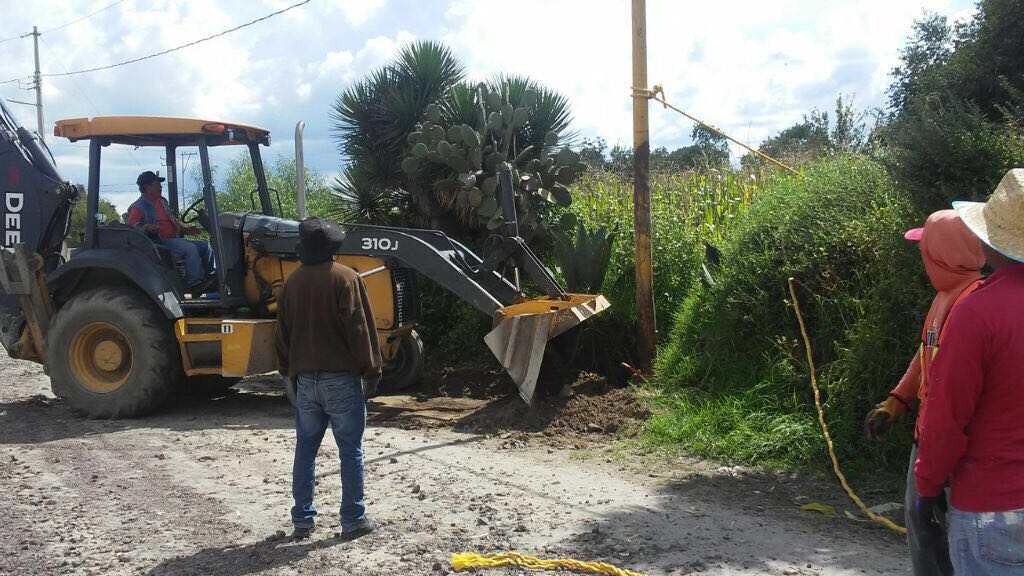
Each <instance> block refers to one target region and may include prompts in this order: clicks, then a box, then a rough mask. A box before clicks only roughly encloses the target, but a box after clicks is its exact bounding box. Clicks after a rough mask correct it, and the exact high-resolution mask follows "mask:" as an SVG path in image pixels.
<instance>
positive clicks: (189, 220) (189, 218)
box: [180, 196, 206, 224]
mask: <svg viewBox="0 0 1024 576" xmlns="http://www.w3.org/2000/svg"><path fill="white" fill-rule="evenodd" d="M203 200H204V198H203V197H202V196H200V197H199V198H196V201H195V202H193V203H191V204H189V205H188V208H185V210H184V211H183V212H182V213H181V216H180V219H181V221H182V222H184V223H185V224H195V223H196V222H198V221H199V218H200V214H202V213H205V212H206V211H205V210H203V209H202V208H199V207H198V206H199V205H200V204H202V203H203ZM192 212H195V214H191V213H192ZM190 214H191V215H190Z"/></svg>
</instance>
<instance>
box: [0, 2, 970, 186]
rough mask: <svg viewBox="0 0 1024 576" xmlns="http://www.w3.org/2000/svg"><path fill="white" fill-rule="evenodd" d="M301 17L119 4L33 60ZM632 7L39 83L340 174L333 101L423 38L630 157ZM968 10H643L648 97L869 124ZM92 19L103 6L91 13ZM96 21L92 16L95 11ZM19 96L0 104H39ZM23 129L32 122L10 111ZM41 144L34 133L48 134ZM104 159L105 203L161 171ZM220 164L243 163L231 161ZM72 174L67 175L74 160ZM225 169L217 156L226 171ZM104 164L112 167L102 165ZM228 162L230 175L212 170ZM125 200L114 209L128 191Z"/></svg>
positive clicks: (481, 19)
mask: <svg viewBox="0 0 1024 576" xmlns="http://www.w3.org/2000/svg"><path fill="white" fill-rule="evenodd" d="M292 2H293V0H255V1H254V0H218V1H217V2H190V1H186V0H146V1H145V2H139V1H129V2H124V3H121V4H118V5H117V6H114V7H112V8H110V9H109V10H105V11H103V12H101V13H99V14H97V15H96V16H94V17H92V18H89V19H86V20H84V21H82V22H80V23H77V24H75V25H73V26H70V27H67V28H64V29H61V30H59V31H56V32H53V33H51V34H44V36H43V40H44V42H43V43H42V44H41V45H40V48H41V59H42V68H43V72H44V73H53V72H64V71H67V70H78V69H82V68H90V67H94V66H102V65H106V64H110V63H115V62H121V61H125V60H129V59H131V58H136V57H139V56H142V55H145V54H150V53H153V52H158V51H160V50H166V49H169V48H173V47H175V46H179V45H181V44H184V43H186V42H189V41H192V40H196V39H199V38H202V37H204V36H208V35H211V34H215V33H217V32H221V31H223V30H226V29H228V28H232V27H234V26H237V25H239V24H241V23H243V22H247V21H249V20H251V19H254V18H257V17H259V16H263V15H265V14H267V13H269V12H272V11H275V10H279V9H281V8H284V7H285V6H287V5H290V4H291V3H292ZM84 4H89V3H81V2H64V1H61V0H35V1H33V2H24V3H20V4H17V7H16V8H13V6H14V5H13V4H12V5H11V6H12V7H11V8H9V9H7V10H5V11H4V18H3V20H4V22H3V27H4V29H5V30H6V31H7V32H6V33H5V34H0V36H3V37H6V36H7V35H12V34H16V33H20V32H23V31H31V29H32V25H33V24H38V25H39V27H40V29H41V30H44V31H45V30H47V29H49V28H52V27H55V26H58V25H61V24H64V23H66V22H69V21H71V20H74V19H76V18H79V17H81V16H82V15H83V14H85V13H88V9H89V7H88V6H84ZM629 4H630V3H629V2H626V1H624V0H591V1H588V2H583V1H581V0H522V1H521V2H519V3H518V4H516V6H515V8H514V9H509V10H500V11H498V10H496V9H495V4H494V2H493V1H492V0H447V1H446V2H402V3H399V2H387V1H386V0H324V1H319V2H311V3H309V4H307V5H304V6H302V7H300V8H297V9H295V10H291V11H289V12H287V13H285V14H282V15H280V16H276V17H274V18H273V19H271V20H267V21H265V22H261V23H258V24H255V25H253V26H251V27H248V28H246V29H244V30H240V31H238V32H234V33H232V34H228V35H226V36H223V37H220V38H217V39H215V40H211V41H208V42H203V43H201V44H199V45H197V46H193V47H189V48H184V49H182V50H178V51H176V52H173V53H171V54H168V55H164V56H159V57H156V58H153V59H150V60H146V61H144V62H140V63H137V64H131V65H127V66H121V67H118V68H114V69H112V70H106V71H102V72H96V73H90V74H83V75H78V76H71V77H47V78H44V80H43V86H44V93H43V99H44V106H45V112H46V119H47V121H48V122H50V123H51V124H52V121H53V120H55V119H59V118H73V117H80V116H93V115H105V114H106V115H113V114H125V115H128V114H154V115H170V116H184V115H201V116H211V117H215V118H216V117H223V118H224V119H229V120H237V121H241V122H247V123H252V124H256V125H262V126H266V127H267V128H269V129H271V131H272V132H273V134H274V139H273V141H274V143H275V144H274V146H273V147H272V148H271V149H270V150H265V151H264V155H265V157H266V158H274V157H275V156H277V155H279V154H280V155H284V156H289V155H291V154H292V150H291V148H290V145H288V144H287V143H286V142H285V141H284V139H283V138H282V137H289V138H290V135H291V132H292V130H293V128H294V125H295V122H296V121H298V120H300V119H303V120H305V121H306V126H307V127H306V138H307V145H306V159H307V163H308V164H309V165H310V167H311V168H313V169H317V170H319V171H320V172H322V173H327V172H332V171H335V170H337V169H338V166H339V163H340V162H339V158H338V153H337V150H336V148H335V146H334V142H333V140H332V139H331V135H330V132H329V128H328V126H329V120H328V117H329V112H330V106H331V104H332V102H333V101H334V99H335V98H336V96H337V95H338V93H339V92H340V91H342V90H344V89H345V88H347V87H348V86H350V85H351V84H352V82H354V81H357V80H358V79H360V78H362V77H364V75H365V74H366V73H367V72H369V71H370V70H372V69H374V68H376V67H379V66H381V65H383V64H384V63H386V62H387V61H388V60H390V59H391V58H393V57H394V55H395V54H396V53H397V51H398V50H399V49H400V48H401V47H402V46H403V45H405V44H407V43H409V42H412V41H413V40H415V39H417V38H429V39H440V40H443V41H444V42H446V43H447V44H448V45H449V46H450V47H451V48H452V50H453V51H454V52H455V53H456V55H457V56H458V57H459V58H461V59H462V60H463V61H464V62H465V63H466V65H467V69H468V70H469V71H470V72H471V74H472V75H473V76H474V77H478V78H484V77H487V76H490V75H492V74H495V73H499V72H503V73H510V74H526V75H529V76H531V77H532V78H535V79H536V80H538V81H540V82H542V83H544V84H545V85H547V86H549V87H551V88H553V89H556V90H559V91H560V92H562V93H564V94H565V95H566V96H568V97H569V99H570V102H571V104H572V107H573V112H574V116H575V118H576V123H575V127H576V128H577V129H579V130H580V131H581V132H582V133H583V134H584V135H585V136H602V137H604V138H606V139H607V140H608V141H609V143H611V144H615V143H620V144H624V145H627V146H628V145H629V144H630V143H631V127H630V122H631V101H630V87H631V72H630V67H631V57H630V28H629V27H630V13H629ZM971 4H972V0H836V1H834V2H831V3H822V2H812V1H810V0H800V1H797V0H779V1H778V2H771V3H768V2H753V1H750V2H712V3H694V2H680V1H678V0H649V2H648V26H649V30H648V52H649V58H648V60H649V79H650V81H649V84H651V85H653V84H655V83H661V84H662V85H664V87H665V90H666V93H667V96H668V98H669V100H670V101H671V102H673V103H674V104H676V105H678V106H680V107H681V108H683V109H685V110H687V111H689V112H691V113H693V114H694V115H696V116H697V117H700V118H703V119H705V120H707V121H709V122H711V123H712V124H715V125H717V126H720V127H721V128H723V129H725V130H726V131H728V132H729V133H731V134H732V135H734V136H735V137H737V138H740V139H743V140H748V141H750V142H752V143H757V142H759V141H760V140H761V139H763V138H765V137H767V136H770V135H771V134H773V133H775V132H777V131H778V130H781V129H783V128H785V127H787V126H788V125H790V124H792V123H793V122H795V121H798V120H799V119H800V117H801V115H802V114H803V113H805V112H807V111H808V110H809V109H811V108H812V107H820V108H823V109H830V108H831V106H832V104H833V101H834V99H835V96H836V95H837V93H838V92H845V93H856V102H857V103H858V104H859V105H861V106H869V105H877V104H880V103H882V102H883V101H884V89H885V87H886V86H887V85H888V82H889V78H888V73H889V71H890V69H891V68H892V67H893V66H894V65H895V64H896V62H897V58H898V51H899V48H900V47H901V46H902V45H903V44H904V42H905V38H906V36H907V35H908V34H909V33H910V31H911V23H912V21H913V20H914V19H915V18H917V17H919V16H920V15H921V14H922V11H923V10H924V9H929V10H933V11H936V12H940V13H943V14H949V15H951V18H960V19H963V18H965V17H967V16H969V15H970V14H972V13H973V10H972V9H971V8H970V7H971ZM97 7H98V6H97ZM97 7H93V8H92V9H95V8H97ZM0 48H2V50H3V54H4V58H2V59H0V81H2V80H6V79H8V78H14V77H24V76H26V75H31V72H32V61H33V57H32V42H31V40H30V39H28V40H20V41H15V42H10V43H5V44H4V45H3V46H0ZM18 88H19V87H18V86H17V84H4V85H0V97H5V98H14V99H19V100H32V99H33V95H32V94H31V92H27V91H22V90H19V89H18ZM15 113H17V114H18V115H19V117H20V118H21V120H22V121H23V122H24V123H25V124H26V125H28V126H32V127H34V126H35V114H34V110H32V108H29V107H25V106H17V107H15ZM691 128H692V124H691V123H690V122H689V121H688V120H685V119H684V118H682V117H679V116H677V115H675V114H674V113H672V112H671V111H666V110H663V109H661V107H660V106H657V105H652V107H651V129H652V145H654V146H670V147H671V146H678V145H681V144H684V143H686V142H687V141H688V139H689V133H690V130H691ZM49 129H52V126H49V127H48V128H47V129H44V132H48V131H49ZM48 141H49V142H51V143H52V144H53V145H54V151H55V153H59V155H60V157H59V158H58V165H59V167H60V169H61V170H62V171H63V173H64V175H65V176H66V177H67V178H69V179H71V180H74V181H76V182H83V181H84V180H85V174H84V163H83V160H82V159H84V158H85V157H86V155H87V150H88V146H87V145H84V144H83V143H78V144H73V145H72V144H69V143H68V142H67V141H63V140H61V139H57V142H54V139H53V138H52V137H51V138H48ZM115 148H117V147H110V148H109V149H106V150H105V151H104V158H105V163H104V172H103V181H104V184H105V185H107V184H109V186H108V187H107V188H105V190H117V191H120V192H122V193H125V194H127V193H128V192H131V191H132V190H133V188H132V186H131V183H132V182H134V179H135V176H136V175H137V174H138V172H139V171H141V170H143V169H161V166H160V163H161V160H160V153H159V151H152V150H136V151H133V152H128V151H125V150H124V149H123V148H119V149H118V151H115ZM224 153H225V154H227V156H225V157H230V156H231V154H234V153H235V151H233V150H232V151H226V152H224ZM75 158H77V160H76V159H75ZM218 158H221V156H220V155H219V153H218ZM107 160H110V163H109V164H108V163H107ZM218 161H220V162H223V160H218ZM122 184H127V185H128V188H127V189H126V190H124V191H122V190H121V188H120V186H121V185H122Z"/></svg>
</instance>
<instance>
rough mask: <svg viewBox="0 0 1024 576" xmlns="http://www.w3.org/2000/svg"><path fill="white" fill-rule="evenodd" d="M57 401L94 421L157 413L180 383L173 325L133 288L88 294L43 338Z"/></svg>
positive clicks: (65, 310)
mask: <svg viewBox="0 0 1024 576" xmlns="http://www.w3.org/2000/svg"><path fill="white" fill-rule="evenodd" d="M46 372H47V373H48V374H49V375H50V385H51V387H52V388H53V393H54V394H55V395H56V396H57V397H59V398H61V399H63V400H64V401H65V402H67V404H68V405H69V406H70V407H71V409H72V410H74V411H75V412H77V413H79V414H82V415H84V416H86V417H89V418H131V417H134V416H141V415H143V414H145V413H147V412H150V411H152V410H153V409H155V408H157V407H158V406H160V405H161V404H162V403H163V401H164V400H165V399H166V398H167V395H168V394H169V393H170V391H171V390H174V389H175V388H176V387H177V386H178V383H179V378H180V376H179V375H180V373H181V354H180V352H179V349H178V341H177V339H175V338H174V335H173V331H172V327H171V323H170V321H168V320H167V318H166V317H164V315H163V314H162V313H161V312H160V311H159V310H157V309H156V307H155V306H153V303H152V302H150V300H149V299H148V298H147V297H146V296H145V295H144V294H142V293H140V292H139V291H137V290H135V289H133V288H121V287H117V288H115V287H102V288H94V289H92V290H89V291H87V292H83V293H82V294H79V295H77V296H75V297H73V298H72V299H71V300H70V301H68V302H67V303H66V304H65V305H64V306H63V307H62V308H61V309H60V310H59V311H58V312H57V314H56V315H55V317H54V319H53V323H52V324H51V326H50V328H49V330H48V331H47V335H46Z"/></svg>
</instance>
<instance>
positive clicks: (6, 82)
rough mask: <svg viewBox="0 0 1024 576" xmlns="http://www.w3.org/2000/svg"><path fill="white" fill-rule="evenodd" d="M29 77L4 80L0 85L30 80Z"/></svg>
mask: <svg viewBox="0 0 1024 576" xmlns="http://www.w3.org/2000/svg"><path fill="white" fill-rule="evenodd" d="M31 79H32V77H31V76H19V77H18V78H11V79H10V80H4V81H3V82H0V84H10V83H12V82H21V81H22V80H31Z"/></svg>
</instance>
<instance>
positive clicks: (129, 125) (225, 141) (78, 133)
mask: <svg viewBox="0 0 1024 576" xmlns="http://www.w3.org/2000/svg"><path fill="white" fill-rule="evenodd" d="M53 135H54V136H62V137H64V138H67V139H68V140H70V141H72V142H75V141H76V140H87V139H91V138H98V139H103V140H105V141H107V142H112V143H115V144H128V145H130V146H198V145H199V140H200V137H203V136H205V137H206V143H207V144H208V145H209V146H224V145H233V144H236V145H237V144H250V143H256V144H263V145H264V146H269V145H270V132H269V131H267V130H265V129H263V128H258V127H256V126H248V125H246V124H238V123H236V122H220V121H216V120H202V119H199V118H170V117H164V116H99V117H96V118H71V119H68V120H58V121H57V123H56V124H55V125H54V127H53Z"/></svg>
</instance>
